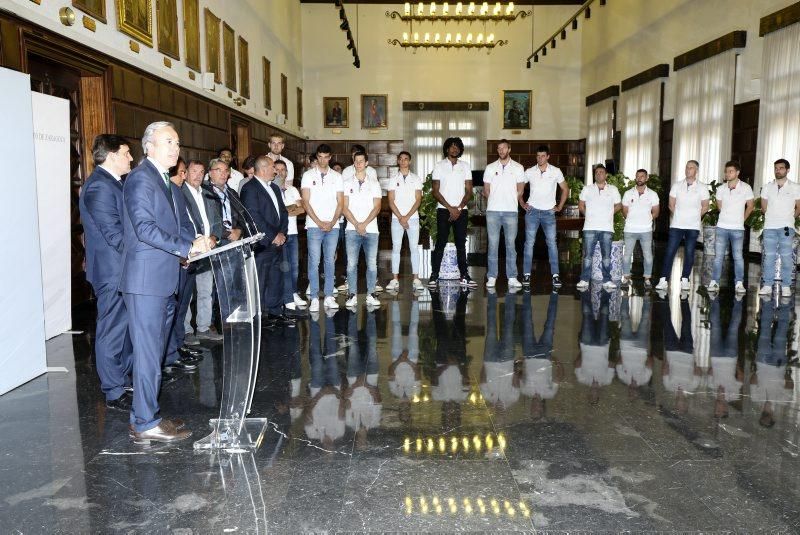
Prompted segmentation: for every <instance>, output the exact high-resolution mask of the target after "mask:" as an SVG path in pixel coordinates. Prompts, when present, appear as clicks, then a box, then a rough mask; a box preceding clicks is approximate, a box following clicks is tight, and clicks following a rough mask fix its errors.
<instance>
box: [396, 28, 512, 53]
mask: <svg viewBox="0 0 800 535" xmlns="http://www.w3.org/2000/svg"><path fill="white" fill-rule="evenodd" d="M388 42H389V44H390V45H394V46H399V47H402V48H411V49H413V50H416V49H419V48H422V49H430V48H433V49H437V50H438V49H444V50H450V49H466V50H486V51H487V52H491V51H492V49H494V48H495V47H497V46H505V45H507V44H508V41H507V40H503V39H495V38H494V34H493V33H490V34H489V35H487V36H485V37H484V35H483V33H479V34H477V35H475V36H473V35H472V33H468V34H466V35H465V36H464V37H463V39H462V36H461V33H456V34H455V35H453V34H450V33H447V34H445V35H444V37H442V35H441V34H439V33H437V34H434V36H433V38H431V34H430V33H426V34H424V36H423V37H422V38H420V35H419V32H414V35H413V36H411V37H410V36H409V34H408V32H403V37H402V39H389V41H388Z"/></svg>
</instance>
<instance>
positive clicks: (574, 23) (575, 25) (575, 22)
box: [572, 19, 578, 30]
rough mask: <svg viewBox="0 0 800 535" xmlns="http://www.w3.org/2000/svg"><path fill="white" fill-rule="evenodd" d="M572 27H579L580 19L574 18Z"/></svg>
mask: <svg viewBox="0 0 800 535" xmlns="http://www.w3.org/2000/svg"><path fill="white" fill-rule="evenodd" d="M572 29H573V30H577V29H578V19H572Z"/></svg>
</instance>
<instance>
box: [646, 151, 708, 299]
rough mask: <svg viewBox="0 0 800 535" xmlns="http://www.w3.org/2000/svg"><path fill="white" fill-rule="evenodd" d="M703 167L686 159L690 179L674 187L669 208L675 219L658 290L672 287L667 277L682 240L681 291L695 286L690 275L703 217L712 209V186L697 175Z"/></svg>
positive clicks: (671, 191)
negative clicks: (710, 187) (710, 206)
mask: <svg viewBox="0 0 800 535" xmlns="http://www.w3.org/2000/svg"><path fill="white" fill-rule="evenodd" d="M699 169H700V164H699V163H698V162H697V161H696V160H689V161H688V162H686V170H685V174H686V178H685V179H684V180H679V181H678V182H675V184H673V185H672V189H670V192H669V211H670V212H671V213H672V222H671V223H670V226H669V238H668V240H667V251H666V253H665V254H664V266H663V267H662V269H661V279H660V280H659V281H658V284H657V285H656V289H658V290H666V289H667V288H668V287H669V283H668V282H667V277H669V274H670V272H671V271H672V262H673V261H674V260H675V254H676V253H677V252H678V247H680V244H681V241H683V242H684V244H683V273H681V290H682V291H688V290H689V289H691V287H692V285H691V283H690V282H689V276H690V275H691V274H692V266H694V249H695V247H696V246H697V236H698V235H699V234H700V229H701V226H700V219H701V218H702V217H703V215H704V214H705V213H706V212H708V205H709V194H708V187H707V186H706V185H705V184H703V183H702V182H700V180H698V178H697V172H698V171H699Z"/></svg>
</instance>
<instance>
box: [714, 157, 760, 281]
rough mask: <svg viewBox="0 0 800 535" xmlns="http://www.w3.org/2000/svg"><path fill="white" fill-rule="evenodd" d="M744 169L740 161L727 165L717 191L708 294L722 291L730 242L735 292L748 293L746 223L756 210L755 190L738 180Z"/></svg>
mask: <svg viewBox="0 0 800 535" xmlns="http://www.w3.org/2000/svg"><path fill="white" fill-rule="evenodd" d="M741 170H742V168H741V166H740V165H739V162H735V161H730V162H728V163H726V164H725V183H724V184H723V185H722V186H720V187H718V188H717V207H719V220H718V221H717V233H716V238H715V239H714V255H715V256H714V268H713V270H712V272H711V281H710V282H709V283H708V287H707V289H708V291H709V292H716V291H717V290H719V279H720V278H721V277H722V262H723V261H724V260H725V250H726V249H727V248H728V242H730V244H731V256H732V257H733V272H734V280H735V281H736V286H735V289H736V293H745V292H746V291H747V290H746V289H745V287H744V255H743V251H742V250H743V249H744V222H745V220H746V219H747V217H748V216H749V215H750V213H751V212H752V211H753V188H751V187H750V185H749V184H747V183H746V182H742V181H741V180H739V173H740V172H741Z"/></svg>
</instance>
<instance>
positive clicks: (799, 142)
mask: <svg viewBox="0 0 800 535" xmlns="http://www.w3.org/2000/svg"><path fill="white" fill-rule="evenodd" d="M798 58H800V24H793V25H791V26H789V27H787V28H784V29H782V30H778V31H776V32H772V33H769V34H767V35H766V37H765V38H764V56H763V66H762V69H761V103H760V107H759V112H758V113H759V115H758V154H756V176H754V177H753V180H754V184H753V186H754V187H753V191H755V192H758V191H759V190H760V189H761V186H762V185H764V184H765V183H767V182H770V181H771V180H773V178H774V174H773V162H775V160H777V159H778V158H786V159H787V160H789V163H790V164H791V165H792V172H791V173H789V178H790V179H792V180H797V179H798V177H797V173H798V172H797V171H796V170H795V169H798V168H800V61H798Z"/></svg>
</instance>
